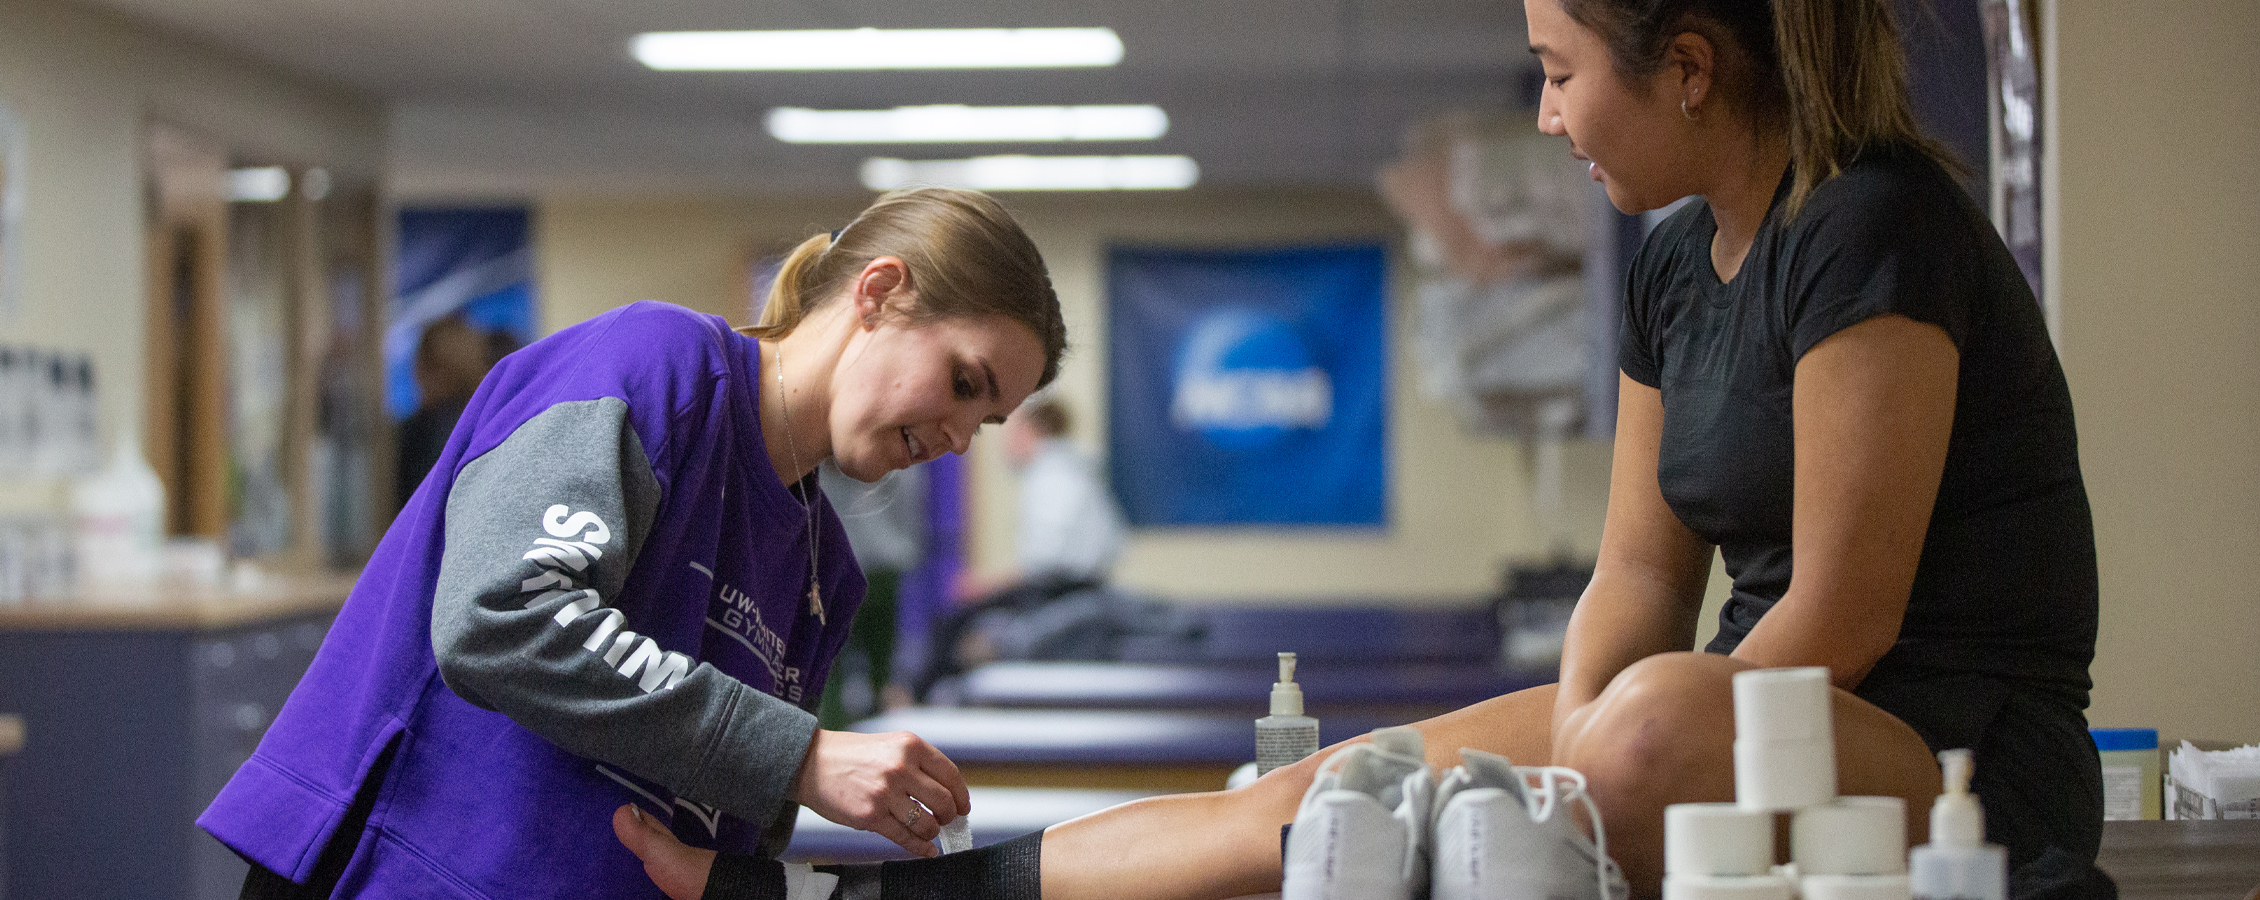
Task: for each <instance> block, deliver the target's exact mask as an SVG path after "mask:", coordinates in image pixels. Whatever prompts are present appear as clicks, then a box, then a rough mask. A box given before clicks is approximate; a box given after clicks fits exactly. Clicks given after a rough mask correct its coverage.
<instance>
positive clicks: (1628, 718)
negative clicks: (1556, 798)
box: [1555, 653, 1746, 798]
mask: <svg viewBox="0 0 2260 900" xmlns="http://www.w3.org/2000/svg"><path fill="white" fill-rule="evenodd" d="M1743 668H1746V666H1744V665H1743V664H1740V663H1737V662H1735V661H1734V660H1730V659H1727V658H1725V657H1721V656H1718V655H1715V654H1706V653H1666V654H1659V655H1656V656H1651V657H1648V658H1647V659H1643V660H1641V661H1640V662H1637V663H1634V664H1633V665H1631V666H1628V667H1626V668H1625V670H1624V671H1623V672H1621V673H1619V674H1618V675H1617V677H1616V678H1615V679H1614V680H1612V681H1611V682H1610V683H1609V686H1608V688H1607V689H1606V690H1604V691H1602V692H1601V695H1600V696H1599V697H1597V698H1595V699H1594V701H1593V709H1592V711H1591V713H1590V715H1589V716H1588V718H1587V720H1586V721H1585V723H1584V724H1583V727H1582V728H1581V729H1580V731H1579V733H1578V734H1577V735H1576V736H1575V737H1574V739H1573V740H1571V741H1569V742H1567V743H1566V744H1560V745H1557V746H1556V748H1555V749H1556V751H1557V753H1558V754H1559V755H1560V756H1561V757H1562V758H1559V759H1557V760H1556V762H1557V763H1558V764H1561V765H1566V766H1569V767H1571V768H1575V769H1577V770H1578V771H1580V772H1583V773H1584V774H1585V777H1586V779H1587V781H1588V783H1590V784H1592V785H1593V787H1594V791H1595V794H1596V796H1611V795H1614V796H1616V797H1618V798H1624V797H1626V796H1627V795H1628V794H1638V795H1641V796H1644V797H1645V796H1650V795H1653V796H1655V797H1658V798H1661V797H1674V796H1682V795H1686V794H1688V793H1690V792H1692V793H1695V794H1703V793H1708V792H1710V789H1711V787H1712V786H1711V785H1710V782H1711V781H1713V780H1715V775H1716V773H1718V772H1719V771H1722V770H1723V771H1725V772H1729V773H1731V772H1732V768H1731V761H1732V754H1733V744H1734V694H1733V675H1734V673H1735V672H1736V671H1740V670H1741V669H1743ZM1722 764H1725V765H1724V767H1723V769H1722Z"/></svg>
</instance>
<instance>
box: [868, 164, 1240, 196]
mask: <svg viewBox="0 0 2260 900" xmlns="http://www.w3.org/2000/svg"><path fill="white" fill-rule="evenodd" d="M1200 177H1201V170H1200V166H1198V165H1195V164H1194V163H1193V160H1192V158H1191V157H1186V156H978V157H974V158H972V159H929V160H907V159H889V158H886V157H874V158H871V159H867V160H864V161H863V186H864V187H867V188H870V189H872V190H875V191H891V190H894V189H896V188H903V187H910V186H912V185H936V186H942V187H961V188H971V189H974V190H981V191H1156V190H1159V191H1167V190H1182V189H1185V188H1189V187H1192V186H1193V183H1194V182H1196V181H1199V180H1200Z"/></svg>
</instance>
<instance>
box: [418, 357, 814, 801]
mask: <svg viewBox="0 0 2260 900" xmlns="http://www.w3.org/2000/svg"><path fill="white" fill-rule="evenodd" d="M658 507H659V483H658V480H657V479H656V478H654V477H653V475H652V472H651V464H650V461H649V459H648V458H647V457H646V456H645V454H644V448H643V444H642V442H641V441H639V440H638V438H637V436H636V433H635V430H634V429H633V428H630V427H629V424H628V406H627V404H626V403H625V402H622V401H621V400H619V399H617V398H604V399H598V400H584V401H574V402H569V403H560V404H558V405H556V406H552V407H550V408H549V409H547V410H545V411H543V412H542V413H541V414H540V415H537V416H535V417H534V418H533V419H531V420H529V421H528V422H526V424H524V425H522V426H519V428H518V429H517V431H515V432H513V433H512V434H511V436H510V437H509V438H508V439H507V440H505V441H503V442H502V444H501V446H498V447H496V448H495V449H494V450H492V451H490V452H488V453H486V454H484V455H482V456H480V457H479V458H478V459H476V460H473V461H472V462H471V463H470V464H468V465H466V466H464V467H463V470H462V472H461V473H460V474H458V475H457V476H456V479H455V484H454V487H453V488H452V489H451V490H450V491H449V492H448V496H447V521H446V532H445V539H446V547H445V550H444V551H443V554H442V557H441V561H440V570H439V584H438V589H437V591H436V592H435V595H434V596H433V598H432V652H433V654H434V655H435V656H436V657H437V658H438V661H439V672H440V677H441V678H442V679H444V680H445V681H446V682H447V686H448V688H449V689H450V690H453V691H454V692H455V693H456V694H457V695H458V696H461V697H462V698H463V699H465V700H467V701H469V702H471V703H472V704H474V705H477V706H479V707H481V708H483V709H488V710H493V711H495V712H499V713H502V714H503V715H506V716H509V717H510V718H511V720H512V721H515V722H517V723H518V724H520V725H523V726H525V727H526V728H527V729H528V730H531V731H533V732H534V733H535V734H539V735H541V736H542V737H543V738H546V739H548V740H549V741H550V742H551V743H554V744H556V745H557V746H559V747H561V748H564V749H565V750H566V751H567V752H570V753H573V754H575V755H578V756H583V757H587V758H589V759H592V760H596V761H598V762H603V763H608V764H611V765H615V766H618V767H621V768H624V769H626V770H627V771H630V772H633V773H635V774H636V775H639V776H641V777H644V778H648V779H650V780H652V781H656V782H658V783H659V784H662V785H665V786H666V787H667V788H668V789H670V790H672V791H675V792H676V793H677V794H680V795H682V796H684V797H686V798H689V799H692V800H696V801H700V802H704V803H709V804H712V805H714V806H717V807H720V808H721V809H722V810H723V811H725V812H728V813H730V814H732V815H735V816H737V817H739V818H741V819H744V820H746V821H749V822H756V823H762V822H768V821H771V820H772V819H773V818H774V817H775V816H777V815H778V814H779V812H780V811H781V810H783V809H785V808H786V806H787V804H786V803H785V799H786V793H787V791H788V789H789V788H790V786H791V784H792V779H793V776H794V775H795V774H796V773H797V772H798V771H799V769H800V763H801V759H802V758H803V757H804V756H805V755H806V754H807V752H808V743H809V740H810V738H812V737H813V736H814V734H815V730H816V720H815V717H813V716H811V715H809V714H808V713H807V712H806V711H804V710H801V709H800V708H798V707H795V706H793V705H791V704H789V703H786V702H785V701H783V700H779V699H777V698H775V697H772V696H770V695H768V694H766V693H763V692H761V691H758V690H754V689H753V688H752V687H750V686H748V685H746V684H745V683H744V682H742V681H739V680H738V679H736V678H733V677H730V676H729V675H726V674H724V673H722V672H721V671H719V670H717V669H715V668H714V667H713V666H712V665H709V664H706V663H698V664H695V665H694V664H693V663H692V662H691V658H690V657H689V656H687V655H685V654H683V653H682V652H679V650H680V649H689V648H674V649H671V648H667V647H663V646H661V645H660V644H659V642H658V641H657V640H654V639H653V638H651V637H648V636H644V635H639V634H637V633H636V632H635V631H634V630H633V629H634V627H635V625H636V623H635V622H634V621H631V620H630V619H629V618H628V616H627V615H626V614H625V613H623V612H622V611H621V609H620V608H619V607H620V604H619V603H618V602H617V601H618V600H619V599H620V591H621V588H622V586H623V585H624V584H625V583H626V581H627V577H628V572H629V569H630V568H631V567H632V566H633V565H634V563H635V560H636V556H637V553H638V551H639V550H640V549H641V548H642V545H643V541H644V537H645V535H646V534H647V533H648V532H649V530H650V528H651V523H652V520H653V518H654V517H655V516H656V514H657V510H658ZM706 601H707V598H705V597H703V596H701V597H681V598H666V599H665V600H664V601H663V602H666V603H684V604H694V605H695V606H696V609H697V610H698V611H699V613H698V614H699V615H700V617H701V618H703V610H704V609H705V604H706ZM655 605H656V604H655V603H654V602H653V600H652V598H638V602H637V603H635V604H633V606H634V607H635V608H637V609H644V610H649V609H652V608H654V606H655ZM645 614H646V615H648V614H649V613H645Z"/></svg>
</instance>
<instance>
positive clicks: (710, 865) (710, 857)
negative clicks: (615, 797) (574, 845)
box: [612, 803, 714, 900]
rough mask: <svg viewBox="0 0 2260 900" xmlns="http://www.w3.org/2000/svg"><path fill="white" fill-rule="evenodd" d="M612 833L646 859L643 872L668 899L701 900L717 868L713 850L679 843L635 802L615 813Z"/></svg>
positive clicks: (642, 858)
mask: <svg viewBox="0 0 2260 900" xmlns="http://www.w3.org/2000/svg"><path fill="white" fill-rule="evenodd" d="M612 833H613V834H615V835H618V836H619V838H620V843H622V844H625V845H627V847H628V851H629V852H631V853H634V854H635V855H636V858H637V859H640V860H643V873H644V874H645V875H646V876H649V877H650V878H651V883H653V884H656V885H659V889H660V890H661V891H664V892H666V894H667V896H669V897H672V898H674V900H699V897H700V896H702V895H704V894H705V893H706V875H707V873H708V872H710V871H712V870H713V869H714V851H712V850H701V849H699V848H697V847H693V846H691V845H689V844H685V843H683V842H682V841H679V840H676V839H675V833H674V832H672V831H669V830H667V826H666V825H664V824H662V823H661V822H660V821H659V820H657V819H654V818H652V817H650V816H646V815H644V814H643V812H642V811H641V810H638V809H636V805H635V804H633V803H630V804H628V805H626V806H623V807H620V808H619V809H616V810H613V811H612Z"/></svg>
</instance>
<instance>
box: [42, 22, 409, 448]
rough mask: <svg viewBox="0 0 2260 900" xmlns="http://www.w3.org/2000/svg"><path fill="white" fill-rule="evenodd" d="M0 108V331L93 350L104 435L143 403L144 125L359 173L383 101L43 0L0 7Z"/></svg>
mask: <svg viewBox="0 0 2260 900" xmlns="http://www.w3.org/2000/svg"><path fill="white" fill-rule="evenodd" d="M0 103H4V104H6V105H7V106H8V107H9V108H10V109H12V110H14V112H15V113H16V116H17V118H18V119H19V121H20V122H21V123H22V125H23V128H24V131H25V134H26V141H27V152H26V158H25V171H23V172H21V173H11V177H14V176H16V175H21V176H22V177H24V178H25V179H26V184H25V188H26V191H25V197H24V217H23V234H22V238H23V259H22V263H23V272H22V275H23V279H22V288H23V297H22V305H21V307H20V308H19V310H18V311H17V312H16V314H15V315H13V316H0V341H5V342H9V343H24V344H36V345H39V346H42V347H47V348H51V349H60V350H70V351H83V352H88V353H91V354H93V356H94V360H95V366H96V371H97V373H98V377H99V378H100V379H101V391H102V421H103V427H104V428H105V430H106V431H110V432H112V433H114V432H115V430H116V429H117V428H118V427H119V426H120V425H122V424H123V423H126V422H128V421H131V420H133V419H134V418H137V417H138V416H139V415H140V410H141V377H142V376H141V372H142V357H143V350H142V348H143V331H142V319H143V303H144V299H143V284H144V281H145V279H146V277H147V273H146V272H145V271H144V269H145V267H144V261H143V258H142V256H143V253H144V248H143V236H142V216H143V212H144V209H143V196H142V190H143V188H142V174H143V172H142V164H141V158H140V148H141V146H142V134H143V129H144V127H145V126H146V124H147V123H149V122H151V121H162V122H166V123H169V124H172V125H175V126H179V127H182V128H184V129H187V130H190V131H194V132H196V133H199V134H202V135H204V136H206V137H209V138H211V139H213V140H215V141H217V142H218V143H220V144H221V145H224V146H227V147H229V148H231V149H233V150H235V151H237V152H240V153H243V154H245V155H247V156H250V157H254V158H257V159H258V160H260V161H265V162H291V163H302V164H307V165H320V166H327V167H329V168H331V169H332V170H333V171H335V172H337V173H338V174H339V176H340V177H341V178H345V179H353V178H356V177H358V178H362V179H371V178H374V177H375V176H376V175H377V173H378V171H379V168H380V160H381V156H382V151H383V145H384V141H383V136H384V126H383V122H384V118H383V110H382V109H381V108H380V107H379V106H378V105H377V104H376V103H374V102H371V101H368V100H366V99H364V98H361V97H359V96H357V95H355V94H352V93H349V92H345V91H341V90H337V89H334V88H330V87H327V86H323V85H319V84H314V83H310V82H307V81H305V80H303V79H300V78H296V77H292V76H285V75H281V74H278V73H276V72H274V71H272V70H269V69H265V68H262V67H259V66H256V65H253V64H250V63H247V62H243V61H240V60H236V59H233V58H230V57H225V56H220V55H217V54H213V53H209V52H206V51H202V50H199V49H196V48H195V47H194V46H193V45H191V44H189V43H187V42H184V41H180V40H178V39H174V38H170V37H167V36H163V35H157V34H153V33H150V32H148V31H146V30H143V29H140V28H138V27H135V26H130V25H126V24H124V23H122V22H120V21H118V20H115V19H112V18H109V17H107V16H105V15H101V14H97V13H92V12H87V11H84V10H81V9H79V8H77V7H72V6H65V5H62V4H59V3H56V2H54V0H7V2H4V3H0Z"/></svg>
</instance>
